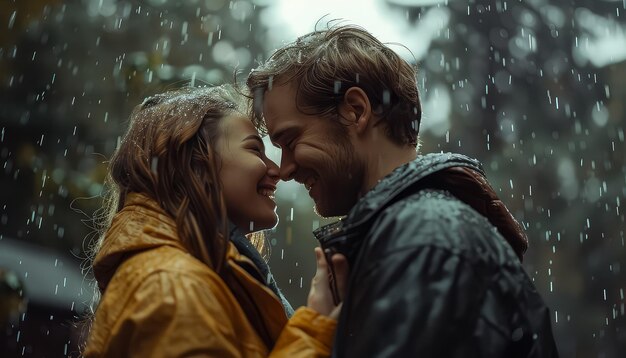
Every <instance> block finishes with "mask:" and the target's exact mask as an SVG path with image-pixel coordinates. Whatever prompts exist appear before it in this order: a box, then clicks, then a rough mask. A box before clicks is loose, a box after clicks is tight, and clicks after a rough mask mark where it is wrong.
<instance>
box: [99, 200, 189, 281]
mask: <svg viewBox="0 0 626 358" xmlns="http://www.w3.org/2000/svg"><path fill="white" fill-rule="evenodd" d="M123 211H124V213H123V214H121V215H124V216H126V217H127V218H128V220H115V219H114V220H113V222H112V223H111V227H110V228H109V230H108V231H107V232H106V235H105V239H104V240H103V243H102V247H101V248H100V250H99V251H98V253H97V254H96V257H95V259H94V262H93V272H94V276H95V277H96V280H98V288H99V289H100V292H102V293H103V292H104V291H105V290H106V287H107V286H108V284H109V282H110V281H111V278H112V277H113V274H115V271H116V270H117V268H118V267H119V266H120V265H121V264H122V263H123V262H124V261H125V260H126V259H127V258H128V257H130V256H132V255H134V254H137V253H139V252H142V251H146V250H150V249H154V248H157V247H160V246H171V247H174V248H177V249H180V250H183V251H187V250H186V249H185V248H184V247H183V245H182V244H181V243H180V241H179V240H178V235H177V233H176V223H175V222H174V220H173V219H172V218H171V217H170V216H168V215H167V214H166V213H165V211H163V209H161V207H160V206H159V205H157V203H156V202H155V201H154V200H152V199H150V198H149V197H148V196H146V195H143V194H137V193H130V194H128V195H127V197H126V202H125V203H124V209H123ZM119 216H120V213H118V214H117V215H116V218H119ZM110 237H115V239H114V240H112V239H109V238H110Z"/></svg>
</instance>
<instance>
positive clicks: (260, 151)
mask: <svg viewBox="0 0 626 358" xmlns="http://www.w3.org/2000/svg"><path fill="white" fill-rule="evenodd" d="M250 150H252V151H253V152H255V153H257V154H258V155H259V156H262V155H263V154H265V153H264V152H263V148H261V146H259V145H253V146H251V147H250Z"/></svg>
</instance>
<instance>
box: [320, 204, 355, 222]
mask: <svg viewBox="0 0 626 358" xmlns="http://www.w3.org/2000/svg"><path fill="white" fill-rule="evenodd" d="M333 209H334V210H333ZM337 209H338V208H330V207H329V206H326V205H324V204H322V203H317V202H316V203H315V206H314V207H313V211H314V212H315V214H317V216H319V217H322V218H324V219H327V218H333V217H338V216H344V215H346V214H347V211H346V212H340V210H337Z"/></svg>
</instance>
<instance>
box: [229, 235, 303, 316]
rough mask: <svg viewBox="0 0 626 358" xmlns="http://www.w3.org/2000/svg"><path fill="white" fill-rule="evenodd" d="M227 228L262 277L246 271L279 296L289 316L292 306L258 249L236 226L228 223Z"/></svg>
mask: <svg viewBox="0 0 626 358" xmlns="http://www.w3.org/2000/svg"><path fill="white" fill-rule="evenodd" d="M229 229H230V241H231V242H232V243H233V244H234V245H235V247H236V248H237V250H238V251H239V253H240V254H241V255H243V256H245V257H247V258H249V259H250V260H252V262H253V263H254V265H255V266H256V267H257V269H258V270H259V271H260V272H261V275H262V277H259V273H258V272H250V270H246V271H248V272H249V273H250V274H251V275H252V276H254V277H256V278H257V279H258V280H259V281H260V282H262V283H263V284H265V285H266V286H267V287H269V288H270V289H271V290H272V292H274V293H275V294H276V296H278V298H280V301H281V303H282V304H283V308H284V309H285V313H286V314H287V317H291V316H292V315H293V312H294V311H293V307H291V304H290V303H289V301H287V298H285V296H284V295H283V293H282V292H281V291H280V289H279V288H278V285H277V284H276V280H275V279H274V276H273V275H272V272H271V271H270V267H269V266H268V265H267V262H265V260H264V259H263V258H262V257H261V254H259V251H257V249H256V248H255V247H254V246H252V243H250V240H248V239H247V238H246V237H245V236H244V234H243V233H242V232H241V231H240V230H239V228H237V226H235V225H234V224H232V223H229ZM244 268H245V267H244Z"/></svg>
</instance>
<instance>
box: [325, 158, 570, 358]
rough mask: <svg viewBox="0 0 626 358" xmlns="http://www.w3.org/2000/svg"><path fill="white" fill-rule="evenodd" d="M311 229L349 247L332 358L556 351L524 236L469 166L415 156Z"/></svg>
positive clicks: (465, 161) (470, 162)
mask: <svg viewBox="0 0 626 358" xmlns="http://www.w3.org/2000/svg"><path fill="white" fill-rule="evenodd" d="M329 228H330V229H329ZM315 234H316V235H317V236H318V239H321V240H324V236H325V235H326V236H327V235H334V236H335V238H339V239H341V236H342V235H343V236H344V237H345V240H344V241H346V242H349V243H350V245H349V246H347V247H349V250H348V259H349V262H350V267H351V276H350V280H349V283H348V291H347V294H346V297H345V300H344V305H343V310H342V312H341V315H340V318H339V326H338V328H337V334H336V338H335V345H334V347H333V356H334V357H556V356H558V353H557V350H556V345H555V342H554V338H553V334H552V328H551V323H550V312H549V309H548V308H547V307H546V305H545V303H544V302H543V300H542V298H541V297H540V296H539V294H538V292H537V290H536V289H535V287H534V285H533V283H532V281H531V279H530V278H529V277H528V275H527V274H526V272H525V271H524V269H523V267H522V265H521V260H522V258H523V254H524V252H525V251H526V248H527V246H528V240H527V238H526V235H525V234H524V232H523V229H522V227H521V226H520V225H519V223H517V221H516V220H515V219H514V218H513V216H512V215H511V214H510V213H509V211H508V210H507V209H506V207H505V206H504V204H503V203H502V202H501V201H500V200H499V199H498V197H497V195H496V194H495V192H494V190H493V189H492V188H491V186H490V185H489V184H488V182H487V180H486V179H485V177H484V172H483V171H482V169H481V166H480V163H479V162H478V161H476V160H474V159H471V158H468V157H465V156H462V155H458V154H429V155H424V156H419V157H418V158H417V159H416V160H414V161H412V162H410V163H408V164H406V165H403V166H401V167H399V168H397V169H396V170H394V171H393V172H392V173H391V174H389V175H388V176H387V177H385V178H384V179H382V180H381V181H380V182H379V183H378V184H377V185H376V186H375V187H374V188H373V189H372V190H371V191H370V192H368V193H367V194H366V195H365V196H364V197H363V198H361V200H360V201H359V202H358V203H357V204H356V205H355V207H354V208H353V209H352V210H351V211H350V213H349V214H348V216H347V217H346V218H344V219H343V220H341V221H339V222H338V223H334V224H331V226H329V227H322V228H320V229H318V230H317V231H316V233H315ZM320 236H321V237H320Z"/></svg>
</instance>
